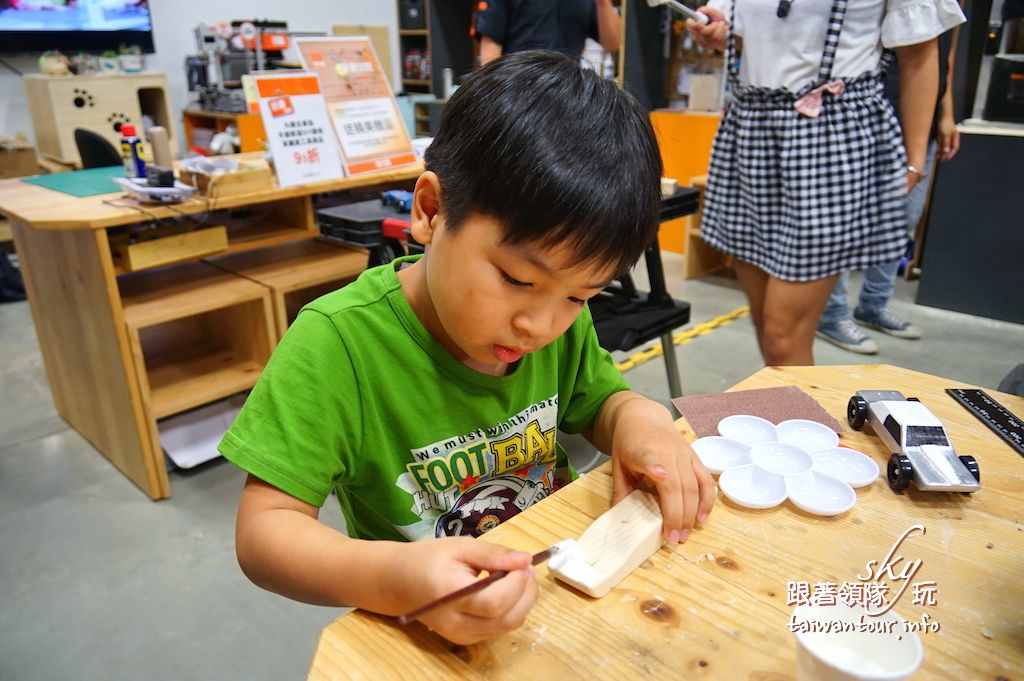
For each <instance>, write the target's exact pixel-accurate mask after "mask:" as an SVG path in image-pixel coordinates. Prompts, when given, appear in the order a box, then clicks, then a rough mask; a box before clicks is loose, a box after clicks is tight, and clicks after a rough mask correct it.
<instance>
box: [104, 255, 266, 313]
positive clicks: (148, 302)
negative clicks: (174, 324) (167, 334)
mask: <svg viewBox="0 0 1024 681" xmlns="http://www.w3.org/2000/svg"><path fill="white" fill-rule="evenodd" d="M118 288H120V290H121V305H122V307H123V308H124V320H125V323H126V324H127V325H128V327H129V328H142V327H146V326H152V325H154V324H161V323H163V322H167V321H171V320H174V319H180V318H181V317H188V316H192V315H198V314H202V313H204V312H209V311H210V310H216V309H219V308H222V307H228V306H231V305H237V304H239V303H244V302H247V301H250V300H254V299H258V298H260V297H261V296H263V295H264V294H265V293H266V289H265V288H264V287H263V286H260V285H259V284H257V283H255V282H252V281H249V280H248V279H245V278H243V277H236V276H235V275H233V274H229V273H227V272H224V271H222V270H219V269H217V268H216V267H212V266H210V265H207V264H206V263H202V262H190V263H187V264H184V265H178V266H175V267H168V268H162V269H156V270H148V271H145V272H137V273H134V274H127V275H123V276H122V277H120V278H119V280H118Z"/></svg>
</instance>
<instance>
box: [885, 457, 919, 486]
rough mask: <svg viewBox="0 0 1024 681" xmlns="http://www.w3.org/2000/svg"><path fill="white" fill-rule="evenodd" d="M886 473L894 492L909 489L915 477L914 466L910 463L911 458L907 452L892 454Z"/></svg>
mask: <svg viewBox="0 0 1024 681" xmlns="http://www.w3.org/2000/svg"><path fill="white" fill-rule="evenodd" d="M885 473H886V476H887V477H888V478H889V488H890V489H891V490H892V491H893V492H902V491H903V490H905V489H907V488H908V487H910V481H911V480H913V479H914V467H913V466H911V465H910V458H909V457H908V456H907V455H906V454H893V455H892V456H890V457H889V465H888V466H887V467H886V470H885Z"/></svg>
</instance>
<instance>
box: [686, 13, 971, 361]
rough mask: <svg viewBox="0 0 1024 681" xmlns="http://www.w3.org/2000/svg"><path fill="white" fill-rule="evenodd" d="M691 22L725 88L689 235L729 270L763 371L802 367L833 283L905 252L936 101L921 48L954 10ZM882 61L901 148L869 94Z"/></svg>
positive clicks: (720, 16)
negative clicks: (699, 214)
mask: <svg viewBox="0 0 1024 681" xmlns="http://www.w3.org/2000/svg"><path fill="white" fill-rule="evenodd" d="M700 11H701V12H703V13H704V14H707V15H708V17H709V19H710V20H711V21H709V23H708V24H707V25H703V26H702V25H700V24H698V23H697V22H694V21H692V20H688V21H687V28H688V29H689V31H690V33H691V35H692V36H693V37H694V39H695V40H696V41H697V42H698V43H699V44H701V45H704V46H709V47H714V48H716V49H724V50H725V51H726V64H727V69H728V75H729V86H730V98H729V102H728V103H727V105H726V108H725V112H724V114H723V116H722V122H721V125H720V126H719V130H718V134H717V136H716V137H715V142H714V145H713V147H712V152H711V170H710V173H709V176H708V185H707V190H706V192H705V203H704V215H703V218H702V221H701V236H702V238H703V239H704V240H705V241H706V242H707V243H709V244H710V245H712V246H714V247H715V248H717V249H719V250H721V251H723V252H725V253H727V254H729V255H731V256H733V258H734V261H735V269H736V274H737V277H738V278H739V280H740V283H741V285H742V286H743V289H744V291H745V292H746V295H747V299H748V300H749V302H750V311H751V317H752V319H753V321H754V326H755V329H756V331H757V339H758V344H759V345H760V348H761V355H762V357H764V360H765V363H766V364H768V365H793V364H801V365H808V364H813V363H814V355H813V352H812V345H813V342H814V333H815V328H816V326H817V322H818V318H819V316H820V314H821V311H822V308H823V307H824V305H825V301H826V300H827V299H828V296H829V293H830V292H831V290H832V287H833V285H834V283H835V281H836V277H837V275H838V274H839V273H840V272H844V271H848V270H859V269H864V268H866V267H870V266H872V265H880V264H883V263H887V262H890V261H892V260H894V259H896V258H898V257H899V256H900V255H901V254H902V252H903V248H904V246H905V245H906V241H907V221H906V212H905V194H906V192H907V190H908V188H910V187H912V186H913V185H914V184H915V183H916V182H917V181H918V180H919V179H920V175H919V171H918V172H915V171H917V169H920V168H923V167H924V161H925V151H926V148H927V140H928V129H929V126H930V124H931V120H932V113H933V110H934V106H935V98H936V94H937V92H938V57H937V47H936V40H935V38H936V36H938V35H939V34H940V33H942V32H943V31H945V30H946V29H947V28H949V27H951V26H953V25H956V24H957V23H960V22H961V21H963V13H962V12H961V11H960V8H959V6H958V5H957V3H956V0H856V1H855V2H847V0H831V1H830V0H711V2H710V3H709V4H708V6H707V7H703V8H701V9H700ZM727 14H728V18H727V16H726V15H727ZM741 40H742V43H741V42H740V41H741ZM738 47H742V59H739V58H738V52H737V48H738ZM890 50H895V51H896V53H897V54H898V55H899V68H900V112H901V114H902V116H901V117H902V120H903V134H902V135H901V130H900V123H899V121H898V120H897V118H896V114H895V111H894V110H893V108H892V106H891V105H890V104H889V103H888V101H887V100H886V98H885V96H884V94H883V82H882V78H883V75H884V71H885V68H886V67H887V65H888V63H889V61H890V60H891V54H892V53H891V51H890ZM904 141H905V143H906V146H904Z"/></svg>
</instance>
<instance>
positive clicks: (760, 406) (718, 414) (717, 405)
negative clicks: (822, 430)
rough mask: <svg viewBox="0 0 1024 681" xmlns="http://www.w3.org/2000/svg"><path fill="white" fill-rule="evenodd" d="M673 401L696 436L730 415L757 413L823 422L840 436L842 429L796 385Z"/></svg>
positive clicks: (714, 428) (711, 432)
mask: <svg viewBox="0 0 1024 681" xmlns="http://www.w3.org/2000/svg"><path fill="white" fill-rule="evenodd" d="M672 404H674V405H675V406H676V409H678V410H679V413H680V414H682V415H683V417H684V418H685V419H686V420H687V422H688V423H689V424H690V427H691V428H693V432H694V433H696V434H697V437H706V436H708V435H718V422H719V421H721V420H722V419H724V418H725V417H726V416H732V415H733V414H750V415H752V416H760V417H761V418H763V419H767V420H768V421H771V422H772V423H780V422H782V421H786V420H788V419H808V420H809V421H817V422H818V423H821V424H823V425H826V426H828V427H829V428H831V429H832V430H834V431H836V432H837V433H839V434H840V435H841V434H843V433H844V432H845V430H844V429H843V426H842V425H840V423H839V421H837V420H836V419H834V418H832V417H831V416H829V413H828V412H827V411H825V410H824V409H823V408H822V406H821V405H820V404H818V403H817V402H816V401H815V400H814V398H813V397H811V396H810V395H808V394H807V393H805V392H804V391H803V390H801V389H800V388H798V387H796V386H795V385H791V386H786V387H783V388H757V389H754V390H739V391H736V392H729V393H711V394H708V395H688V396H686V397H676V398H674V399H673V400H672Z"/></svg>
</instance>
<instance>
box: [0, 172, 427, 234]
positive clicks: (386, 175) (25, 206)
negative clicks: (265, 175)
mask: <svg viewBox="0 0 1024 681" xmlns="http://www.w3.org/2000/svg"><path fill="white" fill-rule="evenodd" d="M231 158H237V159H239V160H242V161H255V160H258V159H262V158H263V154H260V153H251V154H235V155H233V156H231ZM422 172H423V164H422V163H415V164H412V165H408V166H401V167H399V168H392V169H389V170H382V171H378V172H374V173H367V174H365V175H355V176H353V177H345V178H341V179H338V180H330V181H326V182H316V183H313V184H304V185H298V186H294V187H286V188H282V187H279V186H278V185H277V179H276V178H274V180H273V187H272V188H271V189H269V190H264V191H259V192H251V193H246V194H239V195H233V196H226V197H222V198H218V199H216V200H214V201H207V200H206V198H205V197H203V196H201V195H198V194H197V195H194V196H193V197H192V198H190V199H189V200H187V201H184V202H182V203H176V204H174V205H173V206H172V207H170V208H165V207H161V206H158V205H151V204H146V205H143V206H142V208H145V210H146V211H147V212H148V213H149V214H151V215H152V216H153V217H157V218H172V217H174V216H175V215H180V214H181V213H186V214H192V213H202V212H205V211H209V210H217V209H221V208H235V207H238V206H246V205H250V204H253V203H263V202H266V201H275V200H279V199H288V198H292V197H296V196H308V195H310V194H318V193H321V192H330V191H342V190H345V189H354V188H358V187H367V186H370V185H375V184H387V183H393V182H394V183H397V182H404V181H409V180H414V179H416V178H417V177H418V176H419V175H420V173H422ZM122 193H123V192H120V191H117V192H111V193H110V194H99V195H96V196H86V197H77V196H71V195H70V194H64V193H62V192H58V191H54V190H52V189H47V188H46V187H40V186H38V185H34V184H29V183H27V182H22V181H21V180H19V179H13V180H0V214H3V215H6V216H8V217H11V218H14V219H17V220H20V221H22V222H25V223H27V224H28V225H29V226H30V227H33V228H35V229H105V228H107V227H117V226H120V225H130V224H133V223H136V222H139V221H141V220H146V219H148V218H149V217H150V216H149V215H147V214H146V213H143V212H140V211H139V209H137V208H133V207H131V206H128V205H110V204H109V203H105V202H108V201H116V202H117V203H118V204H130V203H133V201H132V200H130V199H126V200H123V201H121V200H118V197H120V196H121V195H122ZM140 205H141V204H140Z"/></svg>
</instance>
